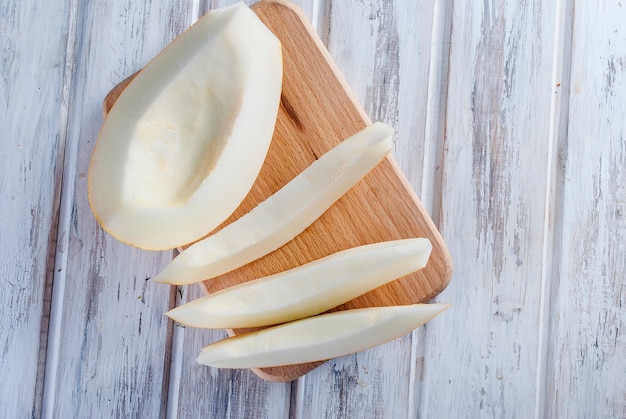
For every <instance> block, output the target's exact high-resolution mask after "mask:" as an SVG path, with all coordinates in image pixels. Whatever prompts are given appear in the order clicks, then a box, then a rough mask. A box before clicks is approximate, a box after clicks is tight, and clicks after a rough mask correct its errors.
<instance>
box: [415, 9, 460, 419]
mask: <svg viewBox="0 0 626 419" xmlns="http://www.w3.org/2000/svg"><path fill="white" fill-rule="evenodd" d="M451 32H452V0H436V1H435V4H434V8H433V27H432V34H431V47H430V48H431V50H430V67H429V80H428V99H427V106H426V109H427V114H426V126H425V127H424V141H425V143H424V155H423V157H424V159H423V162H422V184H421V185H420V189H421V190H420V200H421V201H422V203H423V204H424V206H425V207H426V210H427V211H428V213H429V214H430V216H431V218H432V220H433V222H434V223H435V225H436V226H437V228H438V229H439V231H441V229H440V219H441V195H442V194H441V190H442V187H443V186H442V185H443V177H442V173H443V170H444V161H445V159H444V150H445V142H446V137H445V126H446V109H447V100H448V87H447V86H448V77H449V61H450V36H451ZM442 234H443V232H442ZM453 269H454V268H453ZM421 330H422V333H419V331H413V333H412V334H411V375H410V382H409V410H408V412H407V413H408V417H409V418H415V417H418V412H419V416H421V417H427V416H426V413H427V412H425V411H422V408H425V406H426V403H424V400H427V398H428V391H429V390H430V386H429V383H428V381H426V382H421V383H420V380H419V377H420V376H426V374H425V373H424V372H423V371H419V368H421V369H424V370H426V369H427V368H428V367H427V365H426V364H425V363H422V364H421V365H420V366H419V368H418V354H420V353H421V354H424V353H425V351H426V344H425V343H426V339H428V335H429V334H428V328H427V327H424V328H422V329H421ZM422 374H423V375H422ZM420 385H421V394H419V393H420V389H419V388H418V386H420ZM418 395H419V396H421V397H419V398H418ZM418 400H419V402H420V406H417V405H416V403H417V401H418Z"/></svg>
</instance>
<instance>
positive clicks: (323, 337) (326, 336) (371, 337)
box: [197, 304, 449, 368]
mask: <svg viewBox="0 0 626 419" xmlns="http://www.w3.org/2000/svg"><path fill="white" fill-rule="evenodd" d="M448 307H449V304H415V305H406V306H389V307H374V308H363V309H357V310H346V311H338V312H335V313H330V314H323V315H319V316H313V317H309V318H306V319H302V320H298V321H295V322H291V323H285V324H282V325H279V326H274V327H270V328H267V329H263V330H259V331H256V332H251V333H246V334H243V335H238V336H235V337H231V338H227V339H224V340H221V341H218V342H216V343H213V344H211V345H209V346H206V347H204V348H203V349H202V351H201V352H200V355H199V356H198V358H197V360H198V362H199V363H200V364H204V365H209V366H213V367H218V368H268V367H278V366H282V365H293V364H303V363H306V362H315V361H324V360H326V359H331V358H336V357H339V356H343V355H348V354H351V353H355V352H359V351H362V350H365V349H368V348H371V347H374V346H377V345H381V344H383V343H386V342H389V341H391V340H393V339H397V338H399V337H400V336H403V335H405V334H407V333H409V332H410V331H411V330H413V329H416V328H418V327H420V326H421V325H422V324H424V323H426V322H427V321H429V320H430V319H432V318H433V317H435V316H436V315H437V314H439V313H441V312H442V311H444V310H445V309H447V308H448Z"/></svg>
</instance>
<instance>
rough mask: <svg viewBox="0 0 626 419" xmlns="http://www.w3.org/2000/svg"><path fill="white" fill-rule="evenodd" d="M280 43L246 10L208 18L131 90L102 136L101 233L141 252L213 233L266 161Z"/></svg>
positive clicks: (95, 179)
mask: <svg viewBox="0 0 626 419" xmlns="http://www.w3.org/2000/svg"><path fill="white" fill-rule="evenodd" d="M281 54H282V53H281V46H280V42H279V40H278V39H277V38H276V37H275V36H274V35H273V34H272V33H271V32H270V31H269V30H268V29H267V27H266V26H265V25H264V24H263V23H262V22H261V21H260V20H259V18H258V17H257V16H256V15H255V14H254V13H253V12H252V11H251V10H250V9H249V8H248V7H247V6H246V5H245V4H243V3H239V4H236V5H234V6H231V7H227V8H223V9H217V10H214V11H211V12H209V13H208V14H207V15H205V16H204V17H203V18H202V19H200V20H199V21H198V22H197V23H196V24H194V25H193V26H192V27H191V28H190V29H189V30H187V31H186V32H184V33H183V34H182V35H181V36H180V37H178V38H177V39H176V40H175V41H174V42H173V43H172V44H171V45H169V46H168V47H167V48H166V49H165V50H163V52H161V54H159V55H158V56H157V57H156V58H155V59H154V60H152V61H151V62H150V63H149V64H148V65H147V66H146V67H145V68H144V69H143V70H142V71H141V72H140V73H139V74H138V75H137V77H136V78H135V79H134V80H133V81H132V82H131V83H130V84H129V85H128V87H127V88H126V89H125V90H124V91H123V93H122V94H121V95H120V97H119V98H118V99H117V101H116V103H115V105H114V106H113V108H112V109H111V111H110V113H109V115H108V117H107V119H106V120H105V122H104V124H103V126H102V129H101V131H100V134H99V137H98V140H97V142H96V147H95V150H94V153H93V157H92V160H91V165H90V170H89V201H90V204H91V208H92V210H93V212H94V214H95V216H96V218H97V219H98V221H99V223H100V224H101V226H102V227H103V228H104V229H105V230H106V231H107V232H109V233H110V234H111V235H113V236H114V237H116V238H117V239H119V240H121V241H123V242H126V243H128V244H131V245H133V246H137V247H140V248H144V249H152V250H159V249H170V248H174V247H177V246H181V245H184V244H187V243H190V242H193V241H196V240H197V239H199V238H201V237H202V236H204V235H206V234H207V233H209V232H210V231H211V230H213V229H214V228H215V227H217V226H218V225H219V224H220V223H221V222H223V221H224V220H225V219H226V218H228V216H229V215H230V214H231V213H232V212H234V210H235V209H236V208H237V206H238V205H239V204H240V203H241V201H242V200H243V198H244V197H245V196H246V194H247V193H248V192H249V190H250V189H251V187H252V184H253V183H254V181H255V179H256V177H257V175H258V173H259V171H260V169H261V166H262V164H263V162H264V160H265V156H266V154H267V151H268V148H269V144H270V141H271V138H272V135H273V132H274V125H275V123H276V117H277V112H278V106H279V102H280V92H281V85H282V55H281Z"/></svg>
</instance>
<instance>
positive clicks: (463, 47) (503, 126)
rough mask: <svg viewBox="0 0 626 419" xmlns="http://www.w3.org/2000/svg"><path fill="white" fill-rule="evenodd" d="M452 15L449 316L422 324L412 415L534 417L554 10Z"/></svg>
mask: <svg viewBox="0 0 626 419" xmlns="http://www.w3.org/2000/svg"><path fill="white" fill-rule="evenodd" d="M452 12H453V15H452V19H453V20H452V33H451V38H450V41H451V51H450V62H449V72H448V74H449V78H448V96H447V110H446V135H445V140H444V141H445V143H444V146H443V150H444V161H443V175H442V176H443V178H442V187H441V200H442V201H441V214H440V218H439V219H440V224H439V225H440V228H441V231H442V234H443V236H444V238H446V241H447V243H448V244H449V247H450V251H451V254H452V255H453V258H454V264H455V274H454V277H453V279H452V281H451V283H450V286H449V287H448V288H447V289H446V291H444V293H442V295H440V296H439V297H438V299H440V300H442V301H443V300H445V301H447V302H450V303H452V304H453V307H452V308H451V309H450V310H449V312H447V313H446V314H447V315H446V316H440V317H438V318H436V319H434V320H433V321H432V322H431V323H430V324H429V325H427V327H426V353H425V360H424V364H425V365H426V367H425V368H426V370H425V374H426V375H425V378H424V380H423V386H424V389H423V394H422V400H421V403H420V408H419V411H420V414H421V416H424V417H430V416H433V415H434V414H435V412H436V414H437V415H438V416H442V417H465V416H467V415H468V412H471V413H469V414H470V415H471V416H473V417H509V416H515V417H531V416H532V415H534V414H535V407H536V403H537V402H536V392H535V389H536V383H537V375H538V374H540V373H541V371H540V365H541V362H540V361H541V356H540V350H541V348H542V347H543V346H542V337H541V333H542V331H541V330H540V329H539V328H538V327H537V325H538V324H539V320H540V313H541V312H542V308H543V306H542V303H543V302H542V298H541V297H542V265H543V264H544V263H546V261H545V260H544V256H543V245H544V243H545V242H544V240H545V236H546V231H545V226H546V224H548V223H547V222H546V217H548V216H549V214H548V213H547V212H546V208H547V206H546V202H547V198H546V195H547V191H548V188H547V183H548V177H547V176H548V175H547V167H548V162H549V160H550V157H551V155H550V140H551V138H552V136H551V130H552V123H551V119H550V115H551V104H552V99H553V91H554V86H553V85H552V84H553V79H552V73H553V64H554V62H553V51H554V42H555V40H554V29H553V27H554V22H555V13H556V12H555V7H554V5H553V4H552V3H551V2H534V3H530V2H505V1H499V0H496V1H485V2H480V4H477V3H475V2H454V3H453V10H452ZM529 121H531V122H529ZM451 365H454V366H453V367H451Z"/></svg>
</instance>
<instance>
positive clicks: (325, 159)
mask: <svg viewBox="0 0 626 419" xmlns="http://www.w3.org/2000/svg"><path fill="white" fill-rule="evenodd" d="M393 132H394V131H393V128H391V127H390V126H388V125H385V124H383V123H381V122H376V123H374V124H372V125H370V126H368V127H366V128H364V129H363V130H361V131H359V132H358V133H356V134H354V135H353V136H351V137H349V138H347V139H346V140H344V141H342V142H341V143H339V144H338V145H336V146H335V147H334V148H332V149H331V150H329V151H328V152H326V153H325V154H324V155H322V156H321V157H320V158H319V159H318V160H316V161H314V162H313V163H312V164H311V165H310V166H309V167H307V168H306V169H305V170H304V171H303V172H302V173H300V174H299V175H298V176H296V177H295V178H293V179H292V180H291V181H290V182H289V183H287V184H286V185H285V186H283V187H282V188H281V189H280V190H279V191H277V192H276V193H275V194H274V195H272V196H270V197H269V198H267V199H266V200H265V201H263V202H261V203H260V204H259V205H257V206H256V207H255V208H254V209H253V210H252V211H250V212H249V213H247V214H246V215H244V216H242V217H241V218H239V219H238V220H236V221H234V222H233V223H231V224H229V225H227V226H226V227H224V228H223V229H221V230H220V231H218V232H217V233H215V234H213V235H211V236H209V237H207V238H205V239H203V240H201V241H199V242H197V243H195V244H194V245H192V246H190V247H189V248H188V249H186V250H184V251H183V252H182V253H181V254H179V255H178V256H177V257H176V258H174V260H173V261H172V262H170V264H169V265H168V266H166V267H165V269H164V270H163V271H161V272H160V273H159V274H158V275H157V276H156V277H154V278H153V280H154V281H156V282H165V283H169V284H177V285H181V284H191V283H195V282H199V281H202V280H205V279H209V278H213V277H216V276H218V275H221V274H225V273H227V272H230V271H232V270H234V269H237V268H239V267H241V266H243V265H245V264H247V263H249V262H252V261H254V260H256V259H258V258H260V257H262V256H265V255H267V254H268V253H270V252H272V251H274V250H276V249H278V248H279V247H280V246H282V245H284V244H285V243H287V242H288V241H290V240H291V239H293V238H294V237H296V236H297V235H298V234H300V233H301V232H302V231H304V229H306V228H307V227H308V226H309V225H311V223H313V221H315V220H316V219H317V218H318V217H319V216H320V215H322V214H323V213H324V212H325V211H326V210H327V209H328V208H329V207H330V206H331V205H332V204H333V203H334V202H335V201H337V199H339V198H340V197H341V196H342V195H343V194H345V193H346V192H347V191H348V190H349V189H350V188H351V187H352V186H354V185H355V184H356V183H357V182H358V181H359V180H361V179H362V178H363V177H364V176H365V175H366V174H367V173H368V172H370V171H371V170H372V169H373V168H374V167H376V165H377V164H378V163H379V162H380V161H381V160H382V159H383V158H384V157H385V156H386V155H387V154H388V153H389V151H391V149H392V147H393V141H392V136H393Z"/></svg>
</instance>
